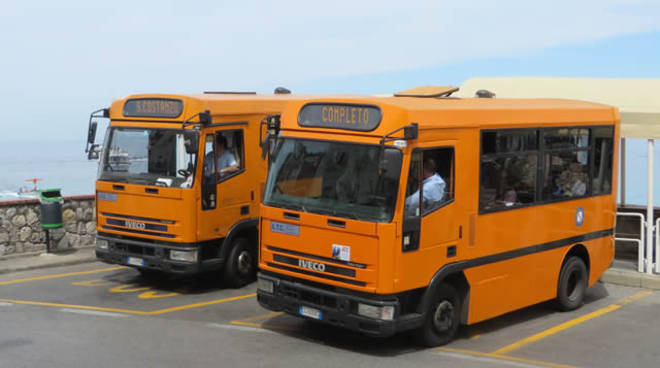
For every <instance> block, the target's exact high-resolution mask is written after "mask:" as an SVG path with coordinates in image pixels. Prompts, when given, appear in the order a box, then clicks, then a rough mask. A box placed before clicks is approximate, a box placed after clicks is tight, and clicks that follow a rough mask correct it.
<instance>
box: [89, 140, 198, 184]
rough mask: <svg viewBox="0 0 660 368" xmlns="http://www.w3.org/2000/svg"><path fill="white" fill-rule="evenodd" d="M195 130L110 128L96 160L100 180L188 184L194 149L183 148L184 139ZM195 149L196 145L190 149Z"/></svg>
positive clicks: (193, 159)
mask: <svg viewBox="0 0 660 368" xmlns="http://www.w3.org/2000/svg"><path fill="white" fill-rule="evenodd" d="M196 134H197V133H196V132H191V131H185V132H184V131H182V130H170V129H149V128H120V127H114V128H110V130H109V131H108V134H107V139H106V141H105V144H104V149H103V155H102V157H101V161H100V164H99V176H98V178H99V180H106V181H116V182H124V183H129V184H142V185H155V186H163V187H176V188H190V187H191V186H192V184H193V173H194V172H195V159H196V157H197V155H196V153H188V152H187V151H186V146H185V145H186V143H185V142H186V139H187V140H188V142H189V144H190V142H196V141H197V140H195V139H191V138H194V135H196ZM190 150H193V151H196V147H195V148H193V149H190Z"/></svg>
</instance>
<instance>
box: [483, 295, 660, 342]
mask: <svg viewBox="0 0 660 368" xmlns="http://www.w3.org/2000/svg"><path fill="white" fill-rule="evenodd" d="M652 293H653V291H651V290H643V291H640V292H639V293H637V294H635V295H632V296H630V297H627V298H624V299H621V300H619V301H618V302H617V303H614V304H611V305H608V306H607V307H605V308H601V309H599V310H597V311H594V312H591V313H589V314H585V315H584V316H580V317H577V318H574V319H572V320H570V321H567V322H564V323H562V324H559V325H557V326H555V327H552V328H549V329H547V330H545V331H542V332H539V333H537V334H535V335H532V336H529V337H527V338H524V339H522V340H520V341H518V342H515V343H513V344H511V345H508V346H505V347H503V348H501V349H497V350H495V351H493V352H492V354H496V355H501V354H507V353H510V352H512V351H514V350H517V349H520V348H521V347H523V346H525V345H528V344H531V343H533V342H536V341H539V340H541V339H544V338H546V337H548V336H551V335H554V334H556V333H557V332H560V331H563V330H566V329H568V328H571V327H573V326H576V325H579V324H581V323H583V322H586V321H588V320H590V319H594V318H596V317H600V316H602V315H604V314H607V313H610V312H612V311H615V310H617V309H619V308H621V307H622V306H624V305H626V304H628V303H632V302H634V301H635V300H637V299H640V298H643V297H645V296H647V295H650V294H652Z"/></svg>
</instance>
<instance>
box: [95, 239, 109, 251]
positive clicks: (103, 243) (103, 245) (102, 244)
mask: <svg viewBox="0 0 660 368" xmlns="http://www.w3.org/2000/svg"><path fill="white" fill-rule="evenodd" d="M96 248H98V249H103V250H107V249H108V241H107V240H103V239H96Z"/></svg>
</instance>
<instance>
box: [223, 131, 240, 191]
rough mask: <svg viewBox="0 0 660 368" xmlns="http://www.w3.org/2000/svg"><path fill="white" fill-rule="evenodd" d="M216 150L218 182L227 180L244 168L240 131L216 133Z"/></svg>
mask: <svg viewBox="0 0 660 368" xmlns="http://www.w3.org/2000/svg"><path fill="white" fill-rule="evenodd" d="M216 150H217V153H216V162H217V170H218V181H223V180H225V179H228V178H229V177H232V176H234V175H235V174H237V173H239V172H240V171H241V170H242V169H243V168H244V166H243V161H244V160H243V131H242V130H227V131H221V132H217V133H216Z"/></svg>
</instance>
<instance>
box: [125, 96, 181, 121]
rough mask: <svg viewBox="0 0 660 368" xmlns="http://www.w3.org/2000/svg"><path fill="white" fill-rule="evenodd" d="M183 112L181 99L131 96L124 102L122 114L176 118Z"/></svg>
mask: <svg viewBox="0 0 660 368" xmlns="http://www.w3.org/2000/svg"><path fill="white" fill-rule="evenodd" d="M181 112H183V101H181V100H175V99H171V98H133V99H130V100H128V101H126V103H125V104H124V116H132V117H143V118H176V117H178V116H179V115H181Z"/></svg>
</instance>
